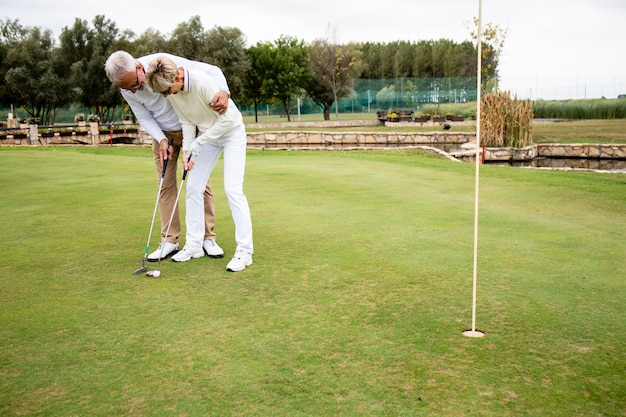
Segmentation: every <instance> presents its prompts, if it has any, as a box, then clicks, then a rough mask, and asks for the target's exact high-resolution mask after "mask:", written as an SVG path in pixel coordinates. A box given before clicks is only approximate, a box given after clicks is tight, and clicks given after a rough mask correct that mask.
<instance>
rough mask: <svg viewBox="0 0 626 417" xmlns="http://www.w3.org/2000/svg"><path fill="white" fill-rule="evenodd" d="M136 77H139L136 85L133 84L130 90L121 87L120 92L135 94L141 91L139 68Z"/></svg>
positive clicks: (136, 70)
mask: <svg viewBox="0 0 626 417" xmlns="http://www.w3.org/2000/svg"><path fill="white" fill-rule="evenodd" d="M135 76H136V77H137V81H136V82H135V84H133V86H132V87H130V88H122V87H120V90H122V91H130V92H133V93H134V92H135V91H137V90H141V83H140V82H139V68H135Z"/></svg>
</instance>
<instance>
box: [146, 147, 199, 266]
mask: <svg viewBox="0 0 626 417" xmlns="http://www.w3.org/2000/svg"><path fill="white" fill-rule="evenodd" d="M190 160H191V155H190V156H189V158H188V159H187V162H189V161H190ZM187 172H188V171H187V170H186V169H185V170H183V176H182V178H181V180H180V186H179V187H178V192H177V193H176V200H174V208H173V209H172V214H171V215H170V220H169V222H168V223H167V231H166V232H165V237H164V238H163V241H165V239H167V235H169V234H170V226H171V225H172V219H173V218H174V213H176V206H177V205H178V199H179V198H180V192H181V191H182V189H183V184H185V178H186V177H187ZM164 247H165V245H161V253H160V254H159V261H158V264H157V267H156V269H154V270H152V271H148V272H146V275H147V276H149V277H153V278H158V277H160V276H161V258H163V248H164ZM146 269H147V268H146Z"/></svg>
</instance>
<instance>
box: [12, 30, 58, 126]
mask: <svg viewBox="0 0 626 417" xmlns="http://www.w3.org/2000/svg"><path fill="white" fill-rule="evenodd" d="M13 35H15V37H14V38H12V39H10V40H9V42H8V44H7V53H6V59H5V62H3V66H5V68H8V69H7V70H6V73H5V74H4V81H5V82H6V83H5V84H6V85H5V87H6V91H5V93H6V95H7V97H9V100H10V101H11V103H16V104H18V105H19V106H20V107H21V108H22V109H24V110H25V111H26V113H28V115H29V116H31V117H32V118H36V119H39V120H40V122H41V123H45V124H52V123H53V122H54V117H55V114H56V110H57V109H58V108H59V107H62V106H64V105H66V104H69V102H70V95H69V93H68V92H69V91H70V88H69V86H70V84H69V82H68V80H67V78H66V77H65V75H66V74H64V73H63V66H62V65H60V63H61V60H60V59H59V55H58V53H55V49H54V39H53V38H52V32H51V31H50V30H49V29H47V30H41V29H40V28H37V27H34V28H23V29H20V30H17V31H14V32H13Z"/></svg>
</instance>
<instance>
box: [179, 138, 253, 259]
mask: <svg viewBox="0 0 626 417" xmlns="http://www.w3.org/2000/svg"><path fill="white" fill-rule="evenodd" d="M246 141H247V139H246V131H245V128H244V127H241V128H240V129H238V130H236V131H235V132H233V133H231V134H229V135H227V136H225V137H224V138H222V139H220V140H219V141H216V142H210V143H207V144H205V145H202V146H201V147H200V154H199V155H198V156H196V157H195V158H194V165H193V169H192V170H191V171H189V172H188V173H187V188H186V194H187V195H186V200H185V201H186V203H185V204H186V216H185V224H186V225H187V232H186V240H185V245H191V246H193V247H198V248H199V247H202V241H203V239H204V189H205V187H206V184H207V181H208V180H209V177H210V176H211V172H212V171H213V168H214V167H215V164H216V163H217V161H218V159H219V157H220V155H221V154H222V153H223V154H224V191H225V192H226V198H227V199H228V205H229V206H230V211H231V214H232V216H233V221H234V223H235V242H236V243H237V250H243V251H246V252H249V253H252V252H253V251H254V247H253V245H252V218H251V216H250V207H249V206H248V200H247V199H246V196H245V194H244V193H243V178H244V172H245V169H246ZM216 223H217V222H216Z"/></svg>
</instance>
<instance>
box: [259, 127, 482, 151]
mask: <svg viewBox="0 0 626 417" xmlns="http://www.w3.org/2000/svg"><path fill="white" fill-rule="evenodd" d="M475 136H476V135H475V134H474V133H468V132H456V133H447V132H433V133H392V132H390V133H358V132H311V131H305V132H302V131H285V132H248V147H250V148H252V149H263V148H287V149H288V148H319V147H321V148H333V149H334V148H336V149H342V148H346V147H350V148H355V147H356V148H358V147H367V148H371V147H382V148H384V147H393V148H400V147H405V146H416V145H425V146H438V145H458V146H460V145H461V144H464V143H467V142H468V141H469V140H472V139H473V138H474V137H475Z"/></svg>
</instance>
